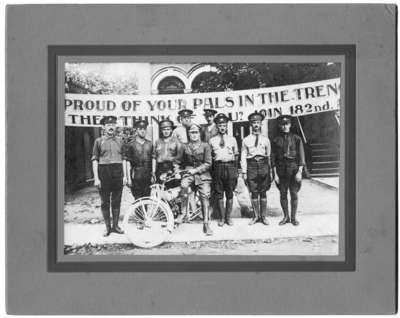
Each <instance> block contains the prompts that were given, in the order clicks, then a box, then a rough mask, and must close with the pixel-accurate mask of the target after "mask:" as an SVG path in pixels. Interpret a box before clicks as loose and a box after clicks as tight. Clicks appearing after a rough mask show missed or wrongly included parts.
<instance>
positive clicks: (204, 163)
mask: <svg viewBox="0 0 400 318" xmlns="http://www.w3.org/2000/svg"><path fill="white" fill-rule="evenodd" d="M183 147H184V151H183V154H182V157H181V158H180V160H179V162H180V165H181V167H182V168H183V169H184V170H187V174H186V175H184V176H183V178H182V180H181V187H182V189H181V195H182V197H183V200H182V214H181V215H180V216H179V217H178V219H177V220H176V222H177V223H181V222H182V220H183V219H184V218H185V217H187V203H188V202H187V200H188V195H189V187H191V186H194V189H195V191H197V192H198V194H199V196H200V200H201V208H202V211H203V217H204V221H203V232H204V233H205V234H206V235H212V234H213V232H212V230H211V228H210V210H209V205H210V201H209V199H210V192H211V181H212V179H211V174H210V167H211V160H212V159H211V149H210V146H209V145H208V144H207V143H205V142H203V141H201V139H200V126H198V125H195V124H192V126H190V128H189V142H188V143H187V144H184V146H183Z"/></svg>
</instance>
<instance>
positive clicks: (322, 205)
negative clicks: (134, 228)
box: [64, 179, 339, 255]
mask: <svg viewBox="0 0 400 318" xmlns="http://www.w3.org/2000/svg"><path fill="white" fill-rule="evenodd" d="M330 184H332V183H331V182H330ZM299 194H300V196H299V197H300V201H299V209H298V210H299V211H298V218H299V220H300V222H301V224H300V226H298V227H293V226H292V225H291V224H288V225H285V226H283V227H279V226H278V222H279V220H280V219H281V217H282V215H281V208H280V203H279V192H278V190H277V188H276V187H275V185H272V187H271V190H270V191H268V216H269V220H270V223H271V225H270V226H268V227H264V226H263V225H261V224H257V225H256V226H255V227H253V228H251V227H249V226H247V222H248V220H247V219H245V218H246V217H249V216H250V215H251V208H250V200H249V195H248V192H247V189H246V188H245V185H244V183H243V180H241V179H239V184H238V188H237V193H236V196H235V200H234V213H233V215H234V217H236V219H234V220H235V225H234V227H233V228H228V227H227V226H226V227H224V228H219V227H217V226H216V221H213V222H212V224H211V225H212V228H213V230H214V236H212V237H205V236H204V235H203V234H202V232H201V224H189V225H182V226H181V227H180V228H179V229H178V230H175V231H174V233H172V234H171V239H169V240H168V241H167V242H166V243H164V244H163V245H161V246H159V247H155V248H152V249H140V248H135V247H134V246H133V245H132V244H129V240H128V239H127V237H126V236H125V235H117V234H112V235H111V236H110V237H108V238H106V239H104V238H102V236H101V232H102V231H103V227H104V224H103V220H102V216H101V213H100V198H99V195H98V192H97V190H96V189H95V188H94V187H87V188H85V189H82V190H80V191H78V192H76V193H74V194H72V195H68V196H66V202H65V207H64V222H65V228H64V231H65V233H64V242H65V249H64V252H65V254H68V255H71V254H81V255H82V254H83V255H89V254H96V255H97V254H101V255H105V254H124V255H125V254H126V255H131V254H135V255H136V254H138V255H155V254H164V255H167V254H169V255H176V254H178V255H190V254H211V255H212V254H221V255H235V254H238V255H239V254H240V255H243V254H246V255H254V254H257V255H262V254H263V255H322V254H323V255H337V253H338V228H339V224H338V223H339V219H338V210H339V195H338V189H337V188H335V187H333V186H332V185H327V184H324V183H323V182H321V180H318V181H314V180H303V185H302V189H301V191H300V193H299ZM133 201H134V199H133V197H132V195H131V194H130V192H129V190H128V189H127V188H125V189H124V192H123V200H122V203H121V218H123V214H124V212H125V211H127V210H128V209H129V207H130V205H131V204H132V203H133Z"/></svg>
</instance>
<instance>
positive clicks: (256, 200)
mask: <svg viewBox="0 0 400 318" xmlns="http://www.w3.org/2000/svg"><path fill="white" fill-rule="evenodd" d="M248 120H249V122H250V125H251V134H250V135H248V136H247V137H246V138H244V139H243V142H242V154H241V166H242V174H243V180H244V181H245V183H246V185H247V187H248V189H249V192H250V194H251V204H252V206H253V210H254V217H253V219H252V220H251V221H250V223H249V225H253V224H255V223H257V222H258V221H261V222H262V223H263V224H265V225H268V221H267V191H268V190H269V189H270V187H271V168H270V167H271V164H270V155H271V144H270V141H269V139H268V137H265V136H263V135H261V122H262V121H263V120H264V116H263V115H262V114H260V113H257V112H254V113H252V114H250V115H249V117H248Z"/></svg>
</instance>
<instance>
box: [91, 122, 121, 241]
mask: <svg viewBox="0 0 400 318" xmlns="http://www.w3.org/2000/svg"><path fill="white" fill-rule="evenodd" d="M116 123H117V117H114V116H106V117H103V118H102V119H101V121H100V124H101V125H103V129H104V135H103V136H102V137H100V138H97V139H96V140H95V142H94V146H93V155H92V165H93V175H94V185H95V186H96V187H98V189H99V193H100V199H101V212H102V214H103V218H104V222H105V224H106V231H105V232H104V236H109V235H110V233H111V232H115V233H119V234H122V233H123V231H122V230H121V229H120V227H119V226H118V221H119V213H120V205H121V195H122V188H123V185H124V184H125V183H126V178H125V175H126V171H125V166H126V163H125V162H126V157H125V155H124V154H123V151H122V138H120V137H117V136H116ZM110 201H111V202H110ZM110 203H111V204H110ZM110 206H111V213H112V220H113V224H112V226H111V220H110Z"/></svg>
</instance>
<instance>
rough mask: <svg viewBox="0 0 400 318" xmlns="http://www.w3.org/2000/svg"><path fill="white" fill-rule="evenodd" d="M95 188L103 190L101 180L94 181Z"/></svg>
mask: <svg viewBox="0 0 400 318" xmlns="http://www.w3.org/2000/svg"><path fill="white" fill-rule="evenodd" d="M94 186H95V187H97V188H99V189H100V188H101V181H100V179H94Z"/></svg>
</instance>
